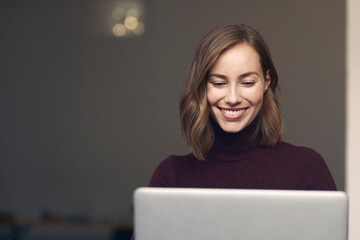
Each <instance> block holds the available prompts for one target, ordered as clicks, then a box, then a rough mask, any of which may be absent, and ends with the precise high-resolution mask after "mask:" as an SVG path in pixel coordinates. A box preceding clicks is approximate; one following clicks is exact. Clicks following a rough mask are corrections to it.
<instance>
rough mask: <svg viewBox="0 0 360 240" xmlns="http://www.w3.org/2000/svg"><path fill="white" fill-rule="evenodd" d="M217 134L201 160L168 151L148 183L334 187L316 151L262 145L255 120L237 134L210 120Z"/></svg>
mask: <svg viewBox="0 0 360 240" xmlns="http://www.w3.org/2000/svg"><path fill="white" fill-rule="evenodd" d="M212 127H213V132H214V136H215V140H214V144H213V146H212V148H211V149H210V150H209V151H208V152H207V153H206V154H205V160H198V159H197V158H195V156H194V155H193V154H192V153H190V154H188V155H184V156H175V155H171V156H169V157H167V158H166V159H165V160H164V161H162V162H161V163H160V164H159V166H158V167H157V168H156V170H155V172H154V174H153V176H152V178H151V180H150V183H149V187H188V188H238V189H283V190H336V185H335V182H334V180H333V178H332V176H331V173H330V171H329V169H328V167H327V165H326V163H325V161H324V159H323V158H322V157H321V156H320V154H318V153H317V152H316V151H314V150H312V149H310V148H307V147H298V146H294V145H292V144H289V143H286V142H281V143H279V144H277V145H276V146H274V147H265V146H260V144H259V143H260V138H259V137H254V133H255V129H256V121H253V123H251V124H250V125H249V126H248V127H246V128H245V129H243V130H242V131H240V132H238V133H227V132H225V131H223V130H222V129H221V128H220V127H219V126H218V125H217V124H216V123H215V124H212Z"/></svg>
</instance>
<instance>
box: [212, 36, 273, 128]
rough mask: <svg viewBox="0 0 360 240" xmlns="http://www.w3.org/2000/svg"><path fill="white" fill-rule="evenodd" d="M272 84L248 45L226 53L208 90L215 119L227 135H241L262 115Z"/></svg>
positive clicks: (233, 48)
mask: <svg viewBox="0 0 360 240" xmlns="http://www.w3.org/2000/svg"><path fill="white" fill-rule="evenodd" d="M269 84H270V76H269V73H266V75H265V76H264V75H263V71H262V69H261V66H260V61H259V56H258V55H257V53H256V52H255V50H254V49H253V48H252V47H251V46H249V45H248V44H246V43H242V44H238V45H236V46H234V47H232V48H230V49H229V50H227V51H225V52H224V53H223V54H222V55H221V56H220V57H219V58H218V60H217V61H216V63H215V64H214V66H213V67H212V68H211V70H210V73H209V76H208V79H207V87H206V95H207V100H208V103H209V107H210V112H211V116H212V117H213V118H214V119H215V121H216V122H217V123H218V124H219V125H220V127H221V128H222V129H223V130H224V131H226V132H232V133H236V132H240V131H241V130H242V129H244V128H245V127H247V126H248V125H249V124H250V123H251V122H252V121H253V120H254V119H255V117H256V116H257V115H258V113H259V111H260V108H261V106H262V102H263V95H264V93H265V92H266V90H267V88H268V87H269Z"/></svg>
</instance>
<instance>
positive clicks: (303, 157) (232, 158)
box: [149, 24, 336, 190]
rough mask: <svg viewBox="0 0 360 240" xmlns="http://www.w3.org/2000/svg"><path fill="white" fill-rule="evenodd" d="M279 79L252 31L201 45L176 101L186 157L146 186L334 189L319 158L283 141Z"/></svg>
mask: <svg viewBox="0 0 360 240" xmlns="http://www.w3.org/2000/svg"><path fill="white" fill-rule="evenodd" d="M277 83H278V77H277V73H276V69H275V66H274V64H273V62H272V60H271V56H270V52H269V50H268V48H267V46H266V44H265V42H264V40H263V39H262V37H261V36H260V34H259V33H258V32H257V31H256V30H254V29H253V28H251V27H249V26H246V25H242V24H230V25H225V26H220V27H217V28H215V29H213V30H212V31H210V32H209V33H208V34H207V35H206V36H205V37H204V38H203V39H202V41H201V42H200V44H199V46H198V48H197V50H196V53H195V57H194V60H193V63H192V66H191V69H190V73H189V76H188V79H187V83H186V87H185V90H184V92H183V94H182V97H181V100H180V119H181V131H182V134H183V137H184V139H185V141H186V143H187V144H188V145H189V146H190V148H191V150H192V153H190V154H188V155H185V156H174V155H172V156H169V157H168V158H166V159H165V160H164V161H162V162H161V163H160V165H159V166H158V167H157V169H156V170H155V172H154V174H153V176H152V178H151V181H150V184H149V186H151V187H191V188H194V187H199V188H242V189H298V190H310V189H311V190H336V185H335V182H334V180H333V178H332V176H331V174H330V172H329V169H328V167H327V165H326V163H325V161H324V159H323V158H322V157H321V156H320V155H319V154H318V153H317V152H315V151H314V150H312V149H310V148H306V147H298V146H294V145H292V144H289V143H286V142H283V141H282V139H283V126H282V119H281V115H280V110H279V104H278V98H277V96H276V93H277V89H278V84H277Z"/></svg>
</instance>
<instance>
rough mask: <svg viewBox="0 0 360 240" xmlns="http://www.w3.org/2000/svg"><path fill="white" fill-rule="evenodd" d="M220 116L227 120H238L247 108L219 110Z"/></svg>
mask: <svg viewBox="0 0 360 240" xmlns="http://www.w3.org/2000/svg"><path fill="white" fill-rule="evenodd" d="M219 109H220V111H221V113H222V115H223V116H224V117H225V118H226V119H228V120H238V119H239V118H241V117H242V116H243V115H244V114H245V112H246V110H247V109H248V108H237V109H225V108H220V107H219Z"/></svg>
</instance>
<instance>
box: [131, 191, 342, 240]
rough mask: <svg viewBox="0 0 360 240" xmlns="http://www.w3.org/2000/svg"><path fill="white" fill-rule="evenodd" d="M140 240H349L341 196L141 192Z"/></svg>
mask: <svg viewBox="0 0 360 240" xmlns="http://www.w3.org/2000/svg"><path fill="white" fill-rule="evenodd" d="M134 206H135V212H134V214H135V215H134V228H135V230H134V232H135V239H136V240H190V239H194V240H195V239H196V240H235V239H236V240H238V239H241V240H250V239H251V240H260V239H261V240H268V239H269V240H310V239H311V240H347V234H348V199H347V196H346V194H345V193H344V192H341V191H296V190H295V191H293V190H240V189H199V188H196V189H195V188H146V187H144V188H138V189H137V190H136V191H135V192H134Z"/></svg>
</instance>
